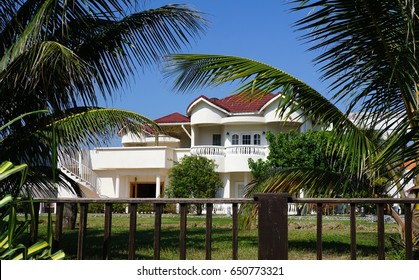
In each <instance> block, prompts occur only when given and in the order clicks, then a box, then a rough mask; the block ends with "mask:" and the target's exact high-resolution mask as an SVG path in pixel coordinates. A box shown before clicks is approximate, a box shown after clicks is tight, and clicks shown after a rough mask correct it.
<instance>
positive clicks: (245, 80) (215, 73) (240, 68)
mask: <svg viewBox="0 0 419 280" xmlns="http://www.w3.org/2000/svg"><path fill="white" fill-rule="evenodd" d="M166 71H167V72H166V74H167V75H168V76H170V75H173V76H176V78H175V89H177V90H179V91H182V92H185V91H190V90H195V89H198V88H200V87H204V86H217V85H220V84H223V83H227V82H234V81H240V82H241V83H242V84H241V86H240V87H239V88H238V89H237V90H236V92H245V93H246V94H248V95H250V96H251V97H253V98H257V97H258V96H261V95H263V94H266V93H270V92H272V91H276V90H279V89H281V90H282V91H283V99H282V101H281V102H280V105H279V108H278V114H279V115H280V116H282V117H284V118H286V117H288V116H289V115H290V114H291V113H294V112H297V113H298V114H300V118H302V117H305V119H306V120H307V119H315V122H316V123H317V124H321V125H323V126H324V127H325V128H327V127H333V128H334V130H333V131H334V132H335V137H331V138H330V142H329V145H330V146H331V152H332V153H337V154H339V155H341V156H342V157H346V158H345V161H346V164H347V165H348V166H349V167H351V168H352V169H354V171H355V172H356V174H358V178H360V177H361V176H362V174H363V172H364V170H365V168H366V166H365V164H366V163H365V161H366V159H367V158H368V157H369V156H370V153H371V152H373V151H374V145H373V144H372V143H371V141H370V140H369V139H368V137H366V135H365V131H364V130H363V129H360V128H359V127H358V126H356V125H355V124H354V123H353V122H352V121H350V120H349V118H348V115H347V114H344V113H343V112H341V111H340V110H339V109H338V108H337V107H336V106H335V105H334V104H333V103H331V102H330V101H329V100H327V99H326V98H325V97H324V96H322V95H321V94H320V93H319V92H317V91H316V90H314V89H313V88H311V87H310V86H309V85H307V84H305V83H304V82H302V81H301V80H299V79H297V78H295V77H293V76H291V75H289V74H288V73H286V72H284V71H282V70H279V69H277V68H274V67H272V66H269V65H267V64H264V63H261V62H257V61H254V60H250V59H246V58H240V57H234V56H221V55H190V54H186V55H182V54H180V55H172V56H170V60H169V62H168V64H167V68H166ZM302 120H304V119H302ZM346 151H353V152H354V153H353V154H352V153H351V154H350V155H349V154H348V153H347V152H346ZM359 162H361V164H359Z"/></svg>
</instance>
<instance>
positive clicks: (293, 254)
mask: <svg viewBox="0 0 419 280" xmlns="http://www.w3.org/2000/svg"><path fill="white" fill-rule="evenodd" d="M103 224H104V215H103V214H89V216H88V222H87V229H88V230H87V237H86V245H85V246H86V247H85V252H86V259H102V242H103V228H104V225H103ZM43 225H46V216H41V218H40V227H39V233H40V237H41V238H44V237H43V236H45V231H46V230H45V227H44V226H43ZM128 226H129V215H127V214H114V215H113V217H112V237H111V242H112V249H111V256H112V259H127V254H128V253H127V252H128V250H127V246H128ZM153 228H154V216H153V215H147V214H141V215H138V218H137V236H136V241H137V248H136V258H137V259H152V258H153ZM288 229H289V232H288V235H289V245H288V246H289V259H291V260H306V259H313V260H314V259H316V221H315V220H314V219H313V217H292V216H291V217H289V224H288ZM349 233H350V226H349V220H348V219H329V218H325V219H324V220H323V259H342V260H343V259H345V260H346V259H350V235H349ZM385 234H386V235H385V242H386V259H403V258H404V251H403V250H399V249H397V248H396V247H395V246H394V245H393V244H392V242H391V240H390V237H393V238H394V239H396V240H399V239H400V238H399V234H398V231H397V225H396V224H390V223H389V224H386V225H385ZM77 236H78V228H77V227H76V229H75V230H66V229H64V230H63V236H62V241H61V247H62V249H63V250H64V252H65V253H66V258H67V259H75V258H76V254H77V251H76V250H77ZM186 240H187V255H186V256H187V259H194V260H200V259H204V258H205V216H204V215H202V216H196V215H188V218H187V237H186ZM238 240H239V252H238V254H239V259H246V260H249V259H257V245H258V239H257V229H251V230H240V231H239V237H238ZM377 244H378V241H377V223H376V222H371V221H366V220H361V219H358V220H357V258H358V259H377V258H378V255H377V252H378V247H377ZM161 248H162V250H161V259H179V216H178V215H173V214H164V215H163V218H162V233H161ZM212 258H213V259H218V260H220V259H231V258H232V231H231V217H227V216H224V215H214V216H213V236H212Z"/></svg>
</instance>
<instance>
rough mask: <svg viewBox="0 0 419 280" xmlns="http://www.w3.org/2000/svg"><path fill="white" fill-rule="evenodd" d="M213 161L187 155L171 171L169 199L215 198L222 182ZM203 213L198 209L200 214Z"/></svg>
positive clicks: (168, 190)
mask: <svg viewBox="0 0 419 280" xmlns="http://www.w3.org/2000/svg"><path fill="white" fill-rule="evenodd" d="M216 167H217V165H216V164H215V162H214V161H213V160H210V159H208V158H206V157H202V156H196V155H190V156H188V155H186V156H184V157H183V158H182V159H181V160H180V161H179V162H175V165H174V166H173V167H172V169H170V171H169V181H170V183H169V187H168V189H167V193H166V194H167V196H168V197H175V198H186V197H191V198H211V197H215V194H216V192H217V190H218V189H220V188H221V187H222V182H221V180H220V178H219V175H218V173H217V172H216V171H215V168H216ZM201 211H202V209H201V207H200V206H199V207H198V212H199V213H200V212H201Z"/></svg>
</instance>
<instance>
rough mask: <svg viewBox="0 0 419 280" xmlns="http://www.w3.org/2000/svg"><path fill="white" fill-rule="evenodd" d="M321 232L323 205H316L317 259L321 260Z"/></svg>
mask: <svg viewBox="0 0 419 280" xmlns="http://www.w3.org/2000/svg"><path fill="white" fill-rule="evenodd" d="M322 231H323V204H322V203H317V245H316V249H317V250H316V251H317V259H318V260H321V259H322V258H323V241H322Z"/></svg>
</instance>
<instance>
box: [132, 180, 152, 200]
mask: <svg viewBox="0 0 419 280" xmlns="http://www.w3.org/2000/svg"><path fill="white" fill-rule="evenodd" d="M130 197H131V198H155V197H156V184H146V183H145V184H144V183H131V184H130Z"/></svg>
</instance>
